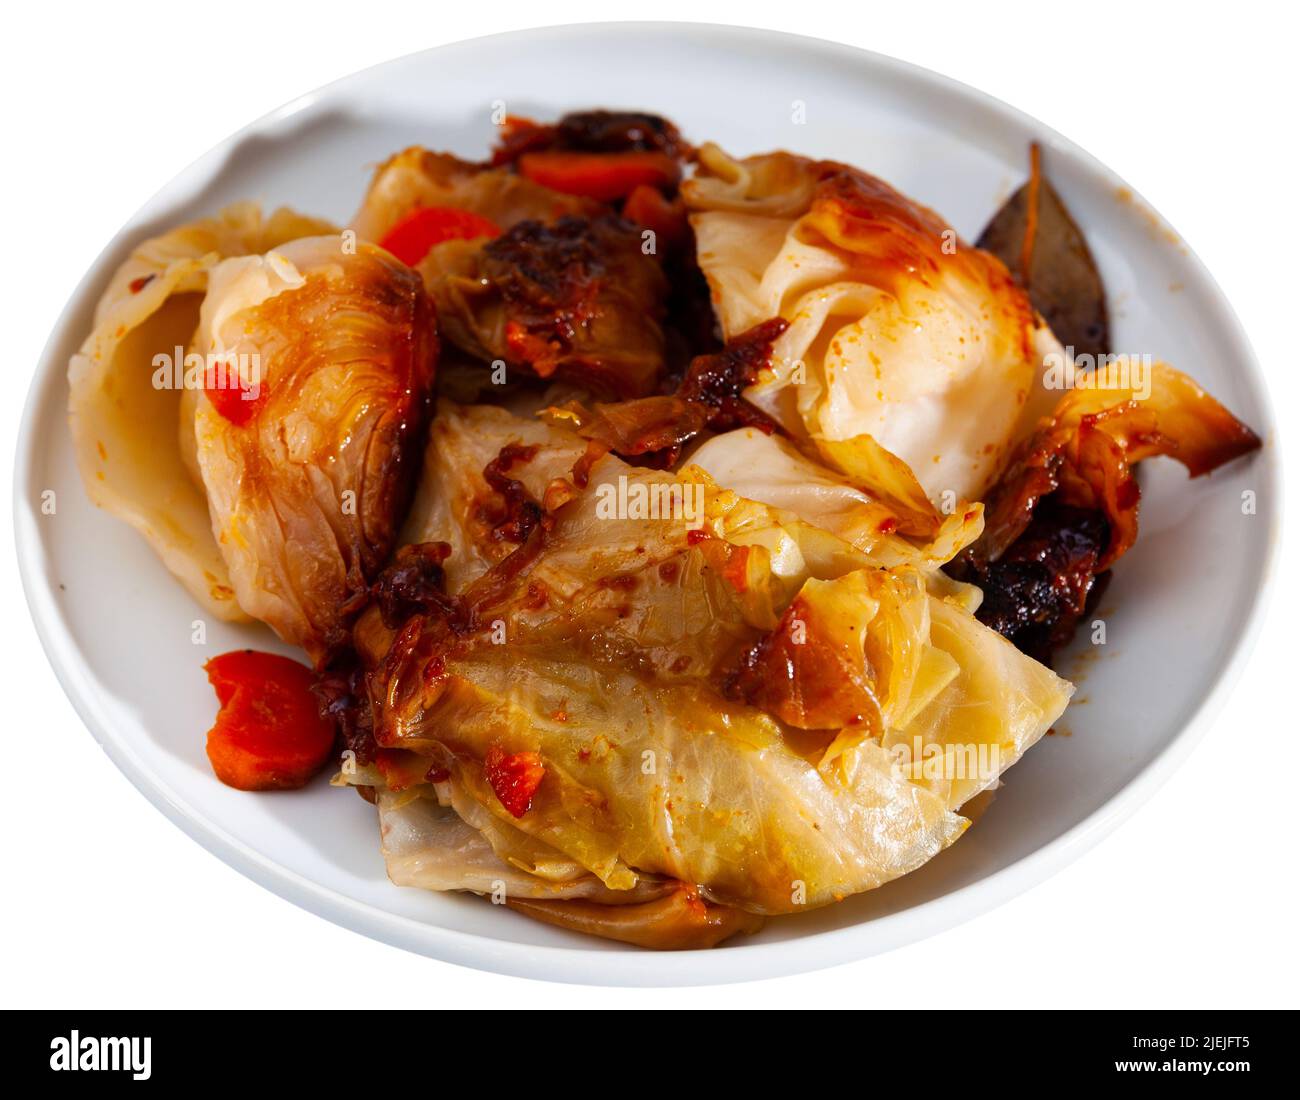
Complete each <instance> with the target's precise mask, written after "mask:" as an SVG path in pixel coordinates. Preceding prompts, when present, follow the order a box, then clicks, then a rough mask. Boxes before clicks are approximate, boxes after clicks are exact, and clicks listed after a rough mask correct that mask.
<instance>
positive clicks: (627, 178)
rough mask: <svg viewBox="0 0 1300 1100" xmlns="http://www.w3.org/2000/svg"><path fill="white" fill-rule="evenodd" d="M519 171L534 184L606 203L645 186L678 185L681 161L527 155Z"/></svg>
mask: <svg viewBox="0 0 1300 1100" xmlns="http://www.w3.org/2000/svg"><path fill="white" fill-rule="evenodd" d="M519 171H520V172H521V173H523V174H524V175H525V176H527V177H528V178H529V179H530V180H532V181H533V182H534V183H540V184H541V185H542V186H543V187H549V188H551V190H553V191H563V192H564V193H565V194H566V195H583V196H586V197H587V198H590V199H599V200H600V201H602V202H612V201H613V200H614V199H622V198H626V197H627V196H628V195H630V194H631V193H632V192H633V191H634V190H636V188H637V187H639V186H641V185H642V184H645V185H648V186H650V187H671V186H673V185H674V184H676V183H677V180H678V177H679V172H678V168H677V162H676V161H675V160H673V158H672V157H670V156H667V155H666V154H664V153H651V152H630V153H571V152H564V151H552V152H546V153H525V154H524V155H523V156H521V157H520V158H519Z"/></svg>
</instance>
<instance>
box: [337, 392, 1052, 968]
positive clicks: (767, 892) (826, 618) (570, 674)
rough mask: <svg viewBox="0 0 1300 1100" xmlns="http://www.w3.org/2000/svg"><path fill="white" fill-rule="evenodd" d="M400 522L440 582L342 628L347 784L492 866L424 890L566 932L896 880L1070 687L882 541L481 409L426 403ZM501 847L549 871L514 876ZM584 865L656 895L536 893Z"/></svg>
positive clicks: (434, 881) (715, 915)
mask: <svg viewBox="0 0 1300 1100" xmlns="http://www.w3.org/2000/svg"><path fill="white" fill-rule="evenodd" d="M723 438H725V437H723ZM526 506H531V507H526ZM845 507H846V508H847V507H849V505H848V504H846V505H845ZM521 515H524V516H527V517H528V519H527V521H526V522H524V523H523V524H522V525H520V523H519V522H518V520H519V518H520V516H521ZM405 535H406V537H408V538H414V539H419V540H421V541H422V542H424V543H425V544H429V543H433V544H446V545H444V546H443V548H442V549H441V550H439V551H438V552H437V553H436V554H434V555H432V556H431V558H430V560H435V561H437V562H438V563H440V567H441V570H445V574H443V573H441V571H440V573H439V576H440V577H441V576H443V575H445V579H446V590H445V591H439V592H438V593H437V594H436V598H432V599H427V600H426V601H425V602H424V603H423V604H421V603H420V599H419V586H418V585H414V586H412V588H411V592H412V593H413V595H411V596H409V597H408V598H404V599H399V600H391V601H385V600H384V599H381V600H380V601H379V604H377V605H376V606H374V607H372V608H371V609H370V610H368V611H367V612H366V614H365V616H363V619H362V620H361V621H360V622H359V623H358V627H357V630H356V631H355V635H354V636H355V639H356V643H357V646H358V649H359V651H360V653H361V656H362V658H363V660H364V661H365V664H366V667H367V668H368V669H369V670H370V672H369V683H370V694H371V701H372V704H373V713H374V741H375V747H374V753H375V754H376V756H377V757H378V758H379V759H380V760H381V762H382V763H383V766H382V767H377V768H375V769H373V770H371V771H367V772H366V773H365V780H364V781H365V782H367V784H368V785H374V786H375V787H377V788H378V796H379V798H380V804H381V806H389V807H391V806H392V805H393V804H394V803H392V802H391V801H386V798H387V796H388V795H391V794H392V793H393V791H394V788H395V787H396V788H399V789H400V790H401V792H402V794H403V795H404V796H405V797H407V798H422V799H425V800H428V801H429V802H430V805H429V806H422V807H421V809H420V810H419V811H411V812H412V813H417V812H418V813H422V814H424V816H425V819H427V818H428V817H429V816H430V815H431V814H432V803H433V802H436V803H437V805H438V807H439V808H440V809H446V808H451V809H452V810H453V811H454V812H455V813H456V814H457V816H458V817H459V818H460V820H461V821H462V822H464V823H465V824H467V825H469V826H472V827H474V828H476V829H478V831H479V832H480V834H481V835H482V836H483V837H484V839H485V841H486V843H487V844H488V845H489V846H490V847H491V848H492V849H493V851H494V852H495V853H496V855H497V856H498V857H499V858H500V859H501V860H503V861H504V862H505V863H506V864H507V865H508V866H509V867H510V868H512V869H513V870H512V872H511V875H504V874H503V875H501V876H498V878H499V881H497V882H496V884H495V885H493V886H492V887H491V888H490V889H485V887H484V883H483V878H482V876H481V875H479V876H478V877H475V875H466V876H465V877H464V878H463V879H462V880H461V881H462V885H461V886H459V887H453V888H465V889H470V890H474V891H476V892H483V893H493V892H497V893H500V892H504V894H505V895H506V896H507V898H508V899H509V900H511V903H512V904H513V905H515V907H516V908H517V909H518V910H519V911H521V912H525V913H528V914H529V915H532V916H535V917H537V918H539V919H546V920H551V921H552V922H554V923H560V924H563V925H564V926H566V927H572V928H577V929H580V930H583V931H589V932H595V933H596V934H602V935H608V936H611V937H613V938H623V939H631V938H632V937H636V938H635V939H634V940H633V941H632V942H640V943H646V944H649V945H652V946H668V947H672V946H678V947H680V946H694V945H698V944H699V943H701V942H703V941H702V940H701V937H706V939H707V937H708V936H709V935H710V934H711V933H708V932H707V931H706V930H707V929H713V930H714V931H717V930H719V929H722V930H725V931H739V930H744V929H746V928H748V927H750V926H749V925H746V924H745V923H744V922H743V921H742V920H740V919H739V918H738V917H736V916H732V915H730V914H750V915H752V916H763V915H770V914H778V913H791V912H798V911H801V910H803V909H805V908H811V907H815V906H819V905H825V904H828V903H830V902H832V901H835V900H838V899H840V898H843V897H845V896H848V895H850V894H853V893H857V892H860V891H863V890H867V889H871V888H874V887H876V886H878V885H880V884H882V883H884V882H887V881H889V880H890V879H892V878H894V877H897V876H898V875H901V874H905V873H907V872H908V871H910V870H912V869H914V868H916V867H918V866H920V865H921V864H922V863H924V862H925V861H926V860H928V859H929V858H931V857H932V856H933V855H935V854H936V853H937V852H938V851H940V850H942V849H943V848H944V847H945V846H947V845H948V844H949V843H951V842H952V841H953V840H955V839H956V838H957V837H958V836H959V835H960V834H961V832H962V830H963V829H964V828H965V826H966V824H967V822H966V819H964V818H963V817H962V816H960V814H958V813H957V810H959V809H960V807H961V805H962V803H963V802H964V801H966V799H967V798H969V797H970V796H971V795H973V794H974V793H976V792H977V791H979V790H981V789H983V788H985V787H987V786H989V785H991V784H993V783H994V782H995V781H996V779H997V777H998V775H999V774H1000V773H1001V771H1002V770H1004V769H1005V766H1006V765H1007V764H1009V763H1010V762H1011V761H1013V760H1014V759H1015V758H1016V757H1018V756H1019V754H1020V753H1021V752H1023V751H1024V749H1025V748H1026V747H1028V746H1029V745H1030V744H1032V743H1033V742H1034V741H1035V740H1036V739H1037V738H1038V737H1040V736H1041V735H1042V734H1043V732H1044V731H1045V730H1046V729H1047V728H1048V726H1050V724H1051V723H1052V721H1054V720H1055V718H1056V717H1057V716H1058V715H1059V714H1060V713H1061V711H1062V710H1063V709H1064V706H1065V703H1066V701H1067V699H1068V696H1069V692H1070V687H1069V685H1068V684H1066V683H1065V682H1064V681H1062V680H1060V679H1059V678H1058V677H1056V676H1055V675H1054V674H1052V673H1051V672H1050V671H1048V670H1047V669H1045V668H1043V667H1042V666H1040V665H1037V664H1036V663H1035V662H1033V661H1031V660H1029V659H1028V658H1026V657H1024V656H1023V655H1021V654H1020V653H1018V652H1017V651H1016V649H1015V648H1014V647H1013V646H1012V645H1010V643H1008V642H1007V641H1005V639H1003V638H1001V637H999V636H998V635H996V634H995V633H993V632H992V631H989V630H988V629H987V628H985V627H983V626H981V625H980V624H979V623H978V622H976V621H975V619H974V618H973V617H972V616H971V615H970V613H969V611H968V610H967V609H966V607H965V606H964V605H962V603H961V602H960V601H958V600H955V599H950V598H949V597H948V595H947V592H948V590H947V589H945V587H944V585H943V584H942V583H939V584H934V585H932V584H931V581H930V573H929V572H926V571H922V570H921V569H918V568H917V567H916V566H915V565H914V564H912V563H910V562H902V561H898V562H896V563H895V564H893V566H892V567H891V568H885V567H883V566H882V565H881V564H880V563H879V562H877V561H875V560H874V559H873V558H872V556H871V553H870V551H871V550H872V549H873V547H867V548H866V549H863V548H859V547H857V546H855V545H853V544H852V543H851V542H849V541H846V540H845V539H843V538H841V537H839V536H838V535H836V534H835V533H833V532H832V531H829V530H827V529H826V528H824V527H821V526H818V525H816V524H815V523H812V522H809V521H808V520H806V519H804V518H801V517H800V516H799V515H797V514H796V513H795V512H794V511H791V510H786V509H782V508H776V507H771V506H769V505H766V504H763V503H760V502H757V501H753V500H750V499H747V498H746V497H744V496H742V495H741V494H739V493H736V492H734V491H732V490H731V489H729V488H727V487H724V486H722V485H720V484H718V483H717V482H716V481H715V480H714V479H713V478H712V477H710V476H709V475H708V473H706V472H705V471H704V470H703V469H701V468H700V467H698V466H687V467H686V468H685V469H684V470H682V471H681V472H680V473H679V474H677V475H674V474H670V473H667V472H663V471H656V470H650V469H645V468H640V467H635V466H631V465H629V464H627V463H625V462H623V461H621V460H620V459H618V458H617V457H615V456H613V455H610V454H603V455H597V456H595V457H593V455H592V454H591V453H590V452H589V451H588V446H587V441H586V440H584V439H582V438H581V437H580V436H578V435H576V434H575V433H573V432H570V431H568V430H566V429H564V428H563V427H561V426H559V425H558V424H556V423H554V422H550V423H547V422H543V421H540V420H536V419H533V420H529V419H523V418H519V417H515V416H513V415H511V414H510V413H508V412H507V411H506V410H504V409H501V408H495V407H460V406H456V405H453V404H451V403H449V402H443V403H442V404H441V405H440V407H439V411H438V415H437V417H436V419H435V423H434V427H433V431H432V434H431V438H430V446H429V450H428V452H427V454H426V466H425V473H424V482H423V484H422V487H421V495H420V497H419V498H418V499H417V502H416V505H415V506H414V508H413V510H412V515H411V517H410V520H409V521H408V526H407V528H406V532H405ZM448 546H449V547H450V548H451V549H450V553H449V554H448V553H447V547H448ZM921 556H922V555H920V554H917V557H918V558H919V557H921ZM458 557H459V558H461V559H462V561H461V563H460V564H459V565H457V564H456V559H457V558H458ZM398 561H399V563H401V562H402V561H403V558H402V556H401V555H399V559H398ZM379 588H380V589H381V590H383V591H384V592H385V593H386V594H389V595H391V594H392V593H391V592H389V591H388V587H387V586H386V585H385V584H384V583H383V582H381V584H380V586H379ZM428 594H429V593H428V592H427V591H426V592H425V595H426V596H427V595H428ZM796 653H797V654H798V656H797V657H796V656H795V654H796ZM805 658H807V659H805ZM781 669H788V670H789V671H788V673H787V674H784V675H778V674H777V673H778V671H779V670H781ZM763 671H766V675H757V676H756V675H755V674H756V673H761V672H763ZM756 684H760V685H762V686H763V688H764V690H756V688H755V685H756ZM967 712H969V714H970V715H974V716H975V718H974V724H973V725H971V724H970V723H969V722H968V714H967ZM968 726H969V728H970V730H971V733H970V735H969V736H967V733H966V731H967V729H968ZM968 742H969V743H968ZM995 742H996V745H997V746H998V748H999V749H1001V750H1002V751H1003V753H1004V755H1003V757H1002V758H1001V761H999V758H998V753H997V752H993V751H990V750H991V748H992V746H993V745H994V743H995ZM981 745H983V746H984V747H985V751H984V753H983V755H980V753H979V750H980V746H981ZM950 750H951V751H952V752H960V753H961V754H962V756H961V759H962V761H963V762H969V763H970V769H969V771H962V772H961V773H960V775H958V776H957V778H953V777H952V774H955V773H952V774H950V772H949V771H948V770H945V769H944V768H942V767H940V768H939V769H938V770H937V771H936V769H935V767H934V766H933V759H934V758H935V757H936V755H937V756H939V757H942V755H943V754H944V753H945V752H949V751H950ZM387 754H397V756H398V757H400V758H409V759H411V760H413V761H415V763H414V764H412V765H410V766H406V767H400V768H399V767H397V766H395V765H394V764H393V763H392V762H391V760H390V758H389V756H388V755H387ZM914 757H915V758H914ZM927 762H929V764H928V766H927ZM399 777H400V778H399ZM353 781H354V782H360V780H356V779H354V780H353ZM385 814H386V815H388V814H389V811H388V810H385ZM438 820H440V821H441V822H442V823H443V825H444V826H448V825H449V823H450V819H446V818H442V817H440V818H439V819H438ZM450 824H454V823H450ZM521 836H522V837H526V838H528V841H529V842H531V843H532V844H533V845H540V846H542V847H541V848H540V849H529V848H526V847H521V846H520V840H519V838H520V837H521ZM410 837H411V834H403V838H404V840H410ZM458 843H462V842H458ZM430 844H432V841H430ZM538 851H541V852H543V853H546V854H547V858H546V859H545V860H539V858H538V856H537V852H538ZM388 858H389V866H390V874H392V875H394V877H395V878H396V879H398V880H401V881H412V882H413V881H415V878H414V877H413V876H412V875H411V873H410V867H411V865H412V860H414V861H416V862H417V863H419V865H420V866H425V865H426V861H428V865H432V863H433V861H434V859H435V857H434V853H433V852H432V850H431V849H430V848H428V847H426V846H424V843H423V841H421V840H420V839H418V838H417V839H414V840H410V843H404V844H403V845H402V846H401V848H400V852H399V851H398V849H397V848H395V847H393V846H392V845H389V846H388ZM579 867H580V868H581V869H582V871H581V873H580V874H578V875H577V876H576V877H574V873H575V871H576V870H577V868H579ZM520 871H524V873H527V874H529V875H533V876H536V877H542V878H544V879H546V880H547V882H548V883H549V884H550V885H549V886H548V887H546V888H543V887H539V886H537V885H535V884H531V883H530V884H528V885H527V887H526V888H525V889H523V890H522V891H520V892H519V894H518V897H517V898H516V897H514V896H513V894H512V886H511V882H512V881H513V879H512V876H513V875H514V874H515V873H518V872H520ZM557 871H558V877H557ZM476 874H477V872H476ZM586 874H590V875H592V876H594V878H595V879H596V880H597V881H598V882H599V883H600V884H601V885H602V886H603V887H604V888H605V889H606V890H608V891H612V892H615V893H619V894H622V893H623V892H625V891H628V892H635V891H638V890H641V889H644V888H645V884H646V883H647V882H649V883H651V884H655V885H656V887H657V888H660V887H662V884H664V883H669V884H676V883H680V884H683V886H682V887H681V888H680V889H681V890H685V891H686V893H684V894H683V893H673V894H665V895H664V896H662V897H657V898H655V899H654V900H650V901H645V900H643V899H638V901H637V904H636V905H635V906H613V905H611V904H610V899H609V897H600V896H596V895H592V896H584V897H578V896H576V894H575V895H574V896H571V897H567V898H566V897H560V898H554V899H552V900H547V899H546V890H547V889H552V890H553V889H554V888H555V887H556V885H557V883H558V884H560V888H561V889H565V890H568V889H570V887H571V886H572V884H573V883H576V882H578V881H585V880H584V879H583V876H584V875H586ZM450 881H452V880H451V879H449V878H447V877H445V876H444V877H438V876H435V875H430V876H427V877H426V878H424V879H423V880H422V882H421V884H422V885H427V886H430V887H432V888H438V887H439V886H440V885H441V886H445V885H446V884H447V883H448V882H450ZM518 885H519V884H518V883H517V882H516V883H515V888H517V887H518ZM674 889H675V890H677V889H678V888H677V887H674ZM626 896H628V897H635V893H630V894H628V895H626ZM692 897H694V901H692ZM539 899H541V900H539ZM539 906H540V907H539Z"/></svg>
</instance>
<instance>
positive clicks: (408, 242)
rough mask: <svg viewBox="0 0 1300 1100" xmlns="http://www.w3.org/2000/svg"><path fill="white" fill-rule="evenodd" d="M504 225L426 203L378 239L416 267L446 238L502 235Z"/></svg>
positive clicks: (396, 254) (403, 261)
mask: <svg viewBox="0 0 1300 1100" xmlns="http://www.w3.org/2000/svg"><path fill="white" fill-rule="evenodd" d="M500 235H501V227H500V226H499V225H497V224H496V223H495V222H491V221H489V220H488V219H487V218H484V217H482V216H481V215H479V214H475V213H474V212H473V211H472V210H458V209H457V208H455V207H452V206H423V207H421V208H420V209H418V210H412V211H411V213H409V214H407V215H406V217H404V218H403V219H402V220H401V221H399V222H398V223H397V224H396V225H395V226H393V228H392V229H390V230H389V231H388V232H387V233H386V234H384V239H383V240H381V241H380V242H379V247H380V248H386V249H388V251H389V252H391V253H392V254H393V255H394V256H396V257H397V258H398V259H399V260H401V261H402V263H404V264H407V265H408V266H410V267H414V266H415V265H416V264H418V263H419V262H420V261H421V260H423V259H424V257H425V256H427V255H428V254H429V249H431V248H432V247H433V246H434V245H435V244H441V243H442V242H443V241H454V240H466V241H470V240H473V239H474V238H475V237H499V236H500Z"/></svg>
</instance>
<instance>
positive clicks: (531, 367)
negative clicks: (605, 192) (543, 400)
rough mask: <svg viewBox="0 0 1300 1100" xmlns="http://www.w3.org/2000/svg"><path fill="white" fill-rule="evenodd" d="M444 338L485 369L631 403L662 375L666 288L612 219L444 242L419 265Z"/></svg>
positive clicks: (563, 221) (633, 239) (528, 225)
mask: <svg viewBox="0 0 1300 1100" xmlns="http://www.w3.org/2000/svg"><path fill="white" fill-rule="evenodd" d="M419 270H420V274H421V275H422V276H423V277H424V280H425V283H426V285H427V286H428V287H429V289H430V293H431V294H432V295H433V297H434V300H435V301H436V302H437V305H438V317H439V323H440V324H441V326H442V331H443V334H444V336H445V337H446V338H447V339H448V340H449V341H451V342H452V343H454V344H455V345H456V346H457V347H458V348H460V349H461V350H462V351H464V352H466V353H468V354H469V355H471V356H473V357H474V358H475V359H478V360H481V361H483V362H488V363H493V362H498V363H502V364H505V365H506V366H507V367H508V368H510V369H513V370H520V369H522V370H523V371H524V372H526V373H527V374H530V375H535V376H536V377H539V378H551V377H552V376H554V377H556V378H557V379H564V380H568V381H571V382H574V383H577V384H579V385H582V386H584V387H585V388H587V389H590V390H593V391H595V392H597V393H601V394H605V395H608V396H614V397H620V398H628V397H637V396H641V395H643V394H649V393H653V392H654V391H655V389H656V386H657V384H658V382H659V379H660V376H661V375H662V373H663V371H664V333H663V327H662V322H663V319H664V314H665V307H666V301H667V296H668V282H667V279H666V278H665V277H664V273H663V269H662V268H661V266H660V263H659V260H658V259H657V258H656V257H655V256H653V255H649V254H647V253H646V252H645V251H643V249H642V239H641V237H640V235H639V234H638V233H637V232H636V230H635V229H634V228H633V227H632V226H631V225H629V224H628V223H626V222H624V221H622V220H621V219H619V218H617V217H615V216H614V215H612V214H604V215H601V216H599V217H574V216H567V215H566V216H565V217H562V218H560V219H558V220H557V221H555V222H551V223H546V222H542V221H537V220H530V221H524V222H519V223H518V224H516V225H514V226H512V227H511V228H509V229H507V230H505V231H504V232H503V233H502V234H501V235H500V236H498V237H495V238H493V239H489V240H483V239H479V240H456V241H447V242H445V243H443V244H439V245H437V246H435V247H434V248H433V249H432V250H431V251H430V252H429V254H428V256H427V257H426V258H425V259H424V260H423V261H422V262H421V263H420V265H419Z"/></svg>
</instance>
